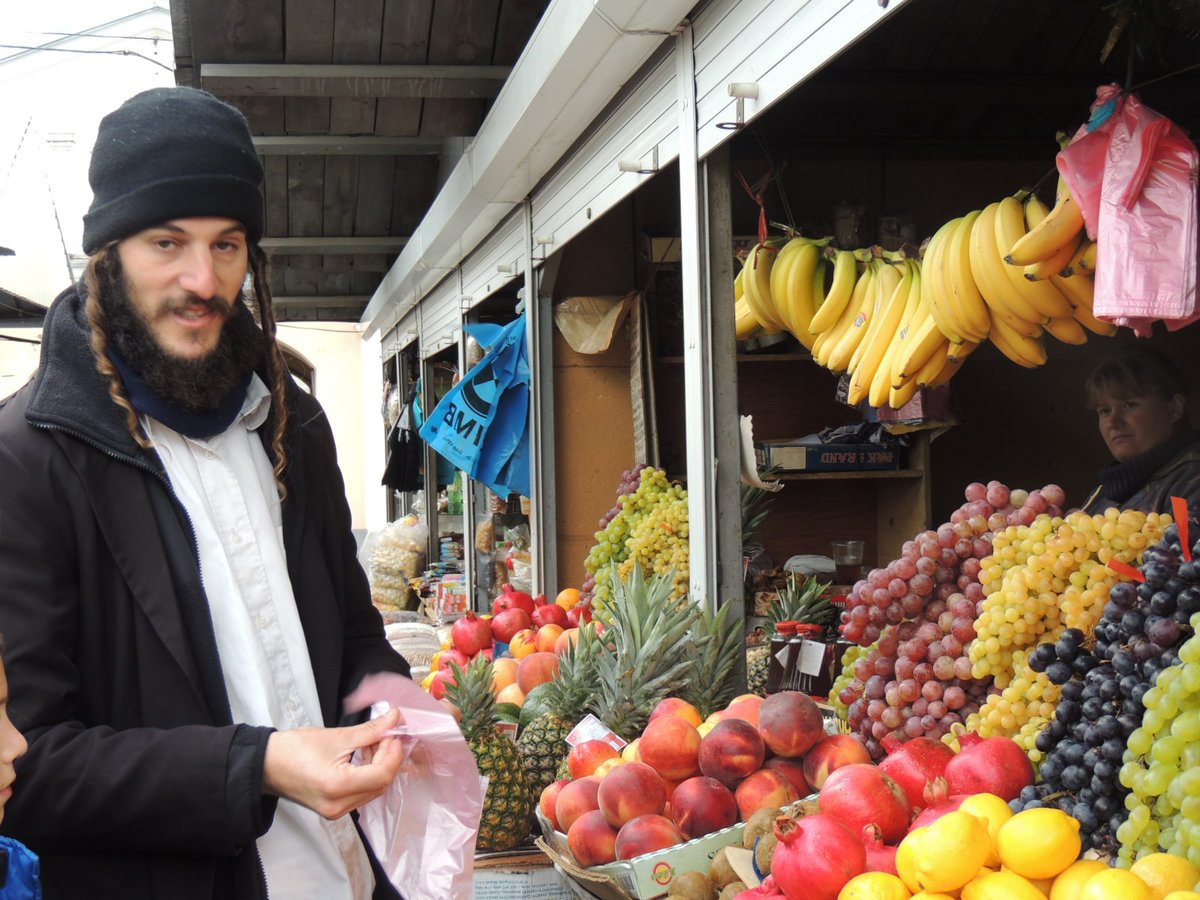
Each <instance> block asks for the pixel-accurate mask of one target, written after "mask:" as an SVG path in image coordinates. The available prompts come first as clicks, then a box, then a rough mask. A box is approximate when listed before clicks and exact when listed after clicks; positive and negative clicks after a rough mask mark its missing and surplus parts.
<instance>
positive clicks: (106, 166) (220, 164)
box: [83, 87, 263, 254]
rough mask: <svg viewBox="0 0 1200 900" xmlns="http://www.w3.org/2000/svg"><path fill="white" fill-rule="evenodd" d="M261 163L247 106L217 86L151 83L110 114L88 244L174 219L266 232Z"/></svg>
mask: <svg viewBox="0 0 1200 900" xmlns="http://www.w3.org/2000/svg"><path fill="white" fill-rule="evenodd" d="M262 180H263V170H262V164H261V163H260V162H259V161H258V154H257V153H256V152H255V150H254V142H253V141H252V139H251V137H250V129H249V127H248V126H247V125H246V119H245V118H244V117H243V116H242V114H241V113H240V112H239V111H238V110H236V109H235V108H234V107H232V106H230V105H229V104H228V103H224V102H222V101H221V100H218V99H217V98H216V97H214V96H213V95H212V94H209V93H207V92H205V91H200V90H196V89H195V88H188V87H170V88H153V89H152V90H149V91H143V92H142V93H140V94H137V95H136V96H133V97H131V98H129V99H128V100H126V101H125V102H124V103H123V104H121V106H120V107H118V108H117V109H115V110H113V111H112V112H111V113H109V114H108V115H107V116H105V117H104V118H103V119H102V120H101V122H100V129H99V131H98V133H97V135H96V146H95V149H93V151H92V162H91V166H90V167H89V169H88V181H89V182H91V185H92V193H93V198H92V205H91V208H90V209H89V210H88V211H87V214H86V215H85V216H84V217H83V251H84V252H85V253H87V254H92V253H95V252H96V251H97V250H99V249H100V248H101V247H103V246H104V245H105V244H107V243H108V242H109V241H114V240H121V239H122V238H126V237H129V236H130V235H133V234H137V233H138V232H139V231H141V230H143V229H145V228H151V227H153V226H155V225H159V224H161V223H163V222H169V221H170V220H172V219H182V218H188V217H193V216H213V217H217V218H225V219H236V220H237V221H239V222H241V223H242V224H243V225H245V226H246V233H247V236H248V237H249V239H250V240H251V241H252V242H257V241H258V240H259V238H261V237H262V231H263V197H262V190H261V185H262Z"/></svg>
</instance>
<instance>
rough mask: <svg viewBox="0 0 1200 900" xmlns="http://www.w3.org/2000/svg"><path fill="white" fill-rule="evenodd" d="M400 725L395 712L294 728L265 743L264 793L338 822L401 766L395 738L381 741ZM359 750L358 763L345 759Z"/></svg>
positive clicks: (400, 750)
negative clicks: (362, 719)
mask: <svg viewBox="0 0 1200 900" xmlns="http://www.w3.org/2000/svg"><path fill="white" fill-rule="evenodd" d="M399 722H400V711H399V710H396V709H391V710H388V712H386V713H385V714H384V715H382V716H379V717H378V718H375V719H372V720H371V721H370V722H364V723H363V724H361V725H353V726H350V727H348V728H296V729H293V730H291V731H276V732H275V733H274V734H272V735H271V736H270V737H269V738H268V739H267V753H266V758H265V759H264V761H263V791H264V792H265V793H268V794H274V795H276V796H279V797H286V798H287V799H288V800H294V801H295V802H296V803H299V804H301V805H302V806H307V807H308V808H309V809H311V810H313V811H314V812H317V813H320V814H321V815H322V816H324V817H325V818H327V819H337V818H339V817H341V816H344V815H345V814H346V813H348V812H350V810H352V809H357V808H358V807H360V806H362V805H363V804H364V803H367V802H368V801H370V800H374V799H375V798H376V797H378V796H379V795H380V794H382V793H383V792H384V791H385V790H386V789H387V787H388V785H390V784H391V783H392V781H393V780H394V779H395V778H396V775H397V773H399V771H400V766H401V764H403V762H404V749H403V746H402V745H401V743H400V740H399V739H398V738H396V737H394V736H392V737H384V738H381V737H380V735H382V734H383V733H384V732H385V731H388V730H389V729H391V728H394V727H396V725H397V724H398V723H399ZM355 750H361V751H362V759H363V764H362V765H352V764H351V762H350V757H351V756H352V755H353V754H354V751H355Z"/></svg>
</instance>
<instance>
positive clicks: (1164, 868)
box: [1129, 853, 1200, 900]
mask: <svg viewBox="0 0 1200 900" xmlns="http://www.w3.org/2000/svg"><path fill="white" fill-rule="evenodd" d="M1129 871H1130V872H1132V873H1133V874H1134V875H1136V876H1137V877H1138V878H1140V879H1142V881H1144V882H1146V887H1148V888H1149V889H1150V896H1151V897H1153V898H1154V900H1163V898H1164V897H1166V896H1167V894H1169V893H1171V892H1172V891H1190V890H1191V889H1192V888H1194V887H1195V886H1196V882H1197V881H1200V872H1198V871H1196V867H1195V866H1193V865H1192V864H1191V863H1190V862H1188V861H1187V860H1186V859H1184V858H1183V857H1182V856H1176V855H1175V854H1174V853H1150V854H1147V855H1146V856H1143V857H1142V858H1141V859H1139V860H1137V861H1136V862H1134V864H1133V865H1132V866H1130V867H1129Z"/></svg>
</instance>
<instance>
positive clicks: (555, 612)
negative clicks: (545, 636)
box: [530, 597, 567, 628]
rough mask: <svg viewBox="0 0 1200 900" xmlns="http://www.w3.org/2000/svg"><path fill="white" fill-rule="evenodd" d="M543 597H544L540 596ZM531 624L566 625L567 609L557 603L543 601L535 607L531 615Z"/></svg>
mask: <svg viewBox="0 0 1200 900" xmlns="http://www.w3.org/2000/svg"><path fill="white" fill-rule="evenodd" d="M542 599H543V600H544V599H545V598H544V597H543V598H542ZM530 618H531V619H533V624H534V625H536V626H537V627H538V628H541V627H542V626H543V625H557V626H559V627H560V628H566V627H567V611H566V610H565V609H563V608H562V607H561V606H559V605H558V604H557V603H543V604H542V605H541V606H538V607H535V608H534V610H533V615H532V616H530Z"/></svg>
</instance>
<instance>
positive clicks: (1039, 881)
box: [1000, 866, 1054, 900]
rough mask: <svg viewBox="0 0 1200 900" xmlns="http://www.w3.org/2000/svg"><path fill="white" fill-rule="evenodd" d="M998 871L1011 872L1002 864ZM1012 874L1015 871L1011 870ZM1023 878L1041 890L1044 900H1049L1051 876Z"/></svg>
mask: <svg viewBox="0 0 1200 900" xmlns="http://www.w3.org/2000/svg"><path fill="white" fill-rule="evenodd" d="M1000 871H1001V872H1012V869H1006V868H1004V866H1001V867H1000ZM1013 874H1014V875H1016V874H1017V873H1016V872H1013ZM1025 880H1026V881H1028V882H1029V883H1030V884H1032V885H1033V886H1034V887H1035V888H1037V889H1038V890H1039V891H1041V892H1042V896H1043V897H1045V898H1046V900H1050V888H1051V886H1052V885H1053V884H1054V879H1053V878H1026V879H1025Z"/></svg>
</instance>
